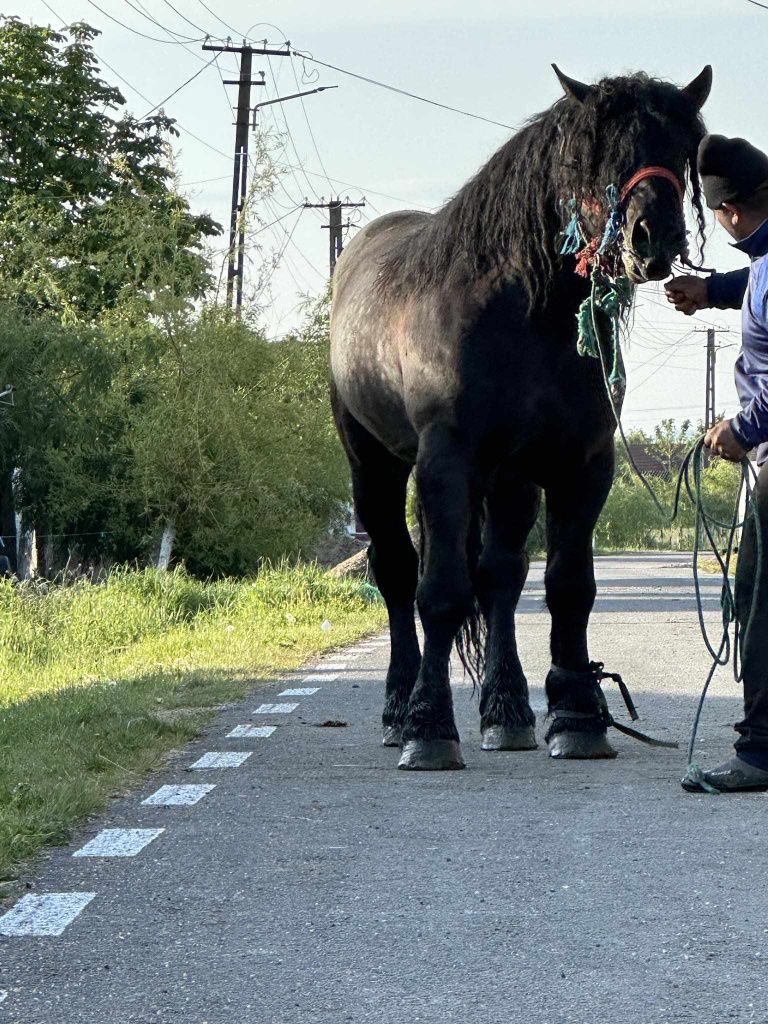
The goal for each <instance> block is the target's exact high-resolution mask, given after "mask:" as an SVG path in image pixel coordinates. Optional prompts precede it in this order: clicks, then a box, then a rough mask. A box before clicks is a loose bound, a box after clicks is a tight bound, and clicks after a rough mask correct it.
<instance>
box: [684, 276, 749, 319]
mask: <svg viewBox="0 0 768 1024" xmlns="http://www.w3.org/2000/svg"><path fill="white" fill-rule="evenodd" d="M748 284H749V269H748V268H747V267H745V268H744V269H743V270H732V271H730V273H728V274H712V275H711V276H710V277H693V276H691V275H686V276H684V277H675V278H673V279H672V280H671V281H668V282H667V283H666V284H665V285H664V289H665V291H666V293H667V301H668V302H671V303H672V305H673V306H674V307H675V309H677V310H678V311H679V312H681V313H685V315H686V316H692V315H693V314H694V313H696V312H698V310H700V309H711V308H712V307H713V306H714V307H715V308H716V309H739V307H740V306H741V303H742V299H743V298H744V293H745V292H746V290H747V286H748Z"/></svg>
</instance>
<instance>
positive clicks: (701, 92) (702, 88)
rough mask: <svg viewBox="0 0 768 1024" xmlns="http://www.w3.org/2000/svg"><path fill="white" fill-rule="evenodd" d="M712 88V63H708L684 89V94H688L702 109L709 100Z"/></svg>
mask: <svg viewBox="0 0 768 1024" xmlns="http://www.w3.org/2000/svg"><path fill="white" fill-rule="evenodd" d="M711 88H712V65H711V64H707V66H706V67H705V68H704V70H703V71H701V72H700V73H699V74H698V75H696V77H695V78H694V79H693V81H692V82H689V83H688V85H686V86H685V87H684V88H683V89H681V90H680V91H681V92H682V94H683V96H686V97H687V98H688V99H689V100H690V101H691V103H692V104H693V105H694V107H696V109H697V110H701V108H702V107H703V106H704V104H705V103H706V102H707V97H708V96H709V92H710V89H711Z"/></svg>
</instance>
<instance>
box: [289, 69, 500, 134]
mask: <svg viewBox="0 0 768 1024" xmlns="http://www.w3.org/2000/svg"><path fill="white" fill-rule="evenodd" d="M291 53H292V54H293V53H295V54H296V56H297V57H300V58H301V59H302V60H304V61H307V60H308V61H311V62H312V63H313V64H320V65H321V66H322V67H324V68H330V69H331V70H332V71H338V72H340V73H341V74H342V75H349V77H350V78H357V79H359V80H360V81H361V82H367V83H368V84H369V85H377V86H378V87H379V88H380V89H387V90H389V92H396V93H399V94H400V95H401V96H407V97H408V98H409V99H412V100H418V101H419V102H420V103H428V104H429V105H430V106H431V107H440V108H441V109H442V110H449V111H451V113H453V114H462V115H463V116H464V117H472V118H474V119H475V120H476V121H485V122H486V123H487V124H495V125H496V126H497V127H498V128H509V129H510V131H514V130H515V126H514V125H511V124H505V123H504V122H503V121H494V120H493V118H490V117H484V116H483V115H482V114H473V113H472V112H471V111H469V110H461V109H460V108H459V107H451V106H449V105H448V104H447V103H439V102H438V101H437V100H431V99H428V98H427V97H426V96H419V95H418V94H417V93H415V92H409V91H408V90H407V89H400V88H399V87H398V86H396V85H389V84H388V83H387V82H379V81H378V80H377V79H375V78H368V76H367V75H360V74H358V73H357V72H356V71H348V70H347V69H346V68H340V67H339V66H338V65H336V64H328V63H326V61H324V60H318V59H317V57H313V56H312V55H311V54H309V53H306V52H302V51H301V50H296V49H294V50H292V51H291Z"/></svg>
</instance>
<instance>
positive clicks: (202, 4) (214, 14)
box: [198, 0, 243, 36]
mask: <svg viewBox="0 0 768 1024" xmlns="http://www.w3.org/2000/svg"><path fill="white" fill-rule="evenodd" d="M198 3H199V4H200V6H201V7H204V8H205V9H206V11H208V13H209V14H210V15H212V16H213V17H214V18H216V20H217V21H219V22H221V24H222V25H223V26H224V28H226V29H228V31H230V32H234V33H235V35H236V36H242V35H243V33H242V32H238V31H237V29H236V28H232V26H231V25H228V24H227V22H226V21H224V19H223V18H222V17H221V15H219V14H216V12H215V11H212V10H211V8H210V7H209V6H208V4H206V3H203V0H198Z"/></svg>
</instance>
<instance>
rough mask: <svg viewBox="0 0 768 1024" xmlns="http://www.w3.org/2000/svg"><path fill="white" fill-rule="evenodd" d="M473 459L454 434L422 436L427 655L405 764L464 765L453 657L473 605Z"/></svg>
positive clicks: (411, 709)
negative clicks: (469, 542)
mask: <svg viewBox="0 0 768 1024" xmlns="http://www.w3.org/2000/svg"><path fill="white" fill-rule="evenodd" d="M470 475H471V463H470V460H469V459H468V458H467V456H466V453H465V452H463V451H462V447H461V445H460V444H459V441H458V439H457V438H456V437H455V435H454V434H453V432H449V431H439V432H438V431H430V432H427V433H425V434H424V435H423V436H422V437H421V438H420V440H419V454H418V458H417V461H416V487H417V492H418V499H419V502H420V504H421V528H422V530H423V531H424V536H423V538H422V546H423V552H424V554H423V565H422V575H421V579H420V581H419V585H418V588H417V590H416V601H417V605H418V609H419V616H420V618H421V623H422V627H423V629H424V653H423V656H422V660H421V668H420V670H419V675H418V677H417V679H416V685H415V687H414V689H413V693H412V694H411V698H410V701H409V703H408V711H407V713H406V717H405V723H404V726H403V753H402V756H401V758H400V762H399V765H398V767H399V768H403V769H408V770H417V771H419V770H421V771H425V770H426V771H429V770H432V771H434V770H446V769H452V768H463V767H464V761H463V760H462V756H461V748H460V745H459V734H458V731H457V729H456V723H455V720H454V716H453V699H452V696H451V686H450V682H449V662H450V657H451V648H452V645H453V641H454V639H455V637H456V634H457V633H458V631H459V629H460V627H461V625H462V623H463V622H464V619H465V618H466V617H467V615H468V614H469V613H470V611H471V610H472V608H473V605H474V592H473V586H472V581H471V578H470V571H469V565H468V558H467V538H468V533H469V528H470V519H471V496H470V491H471V487H470V483H471V481H470Z"/></svg>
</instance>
